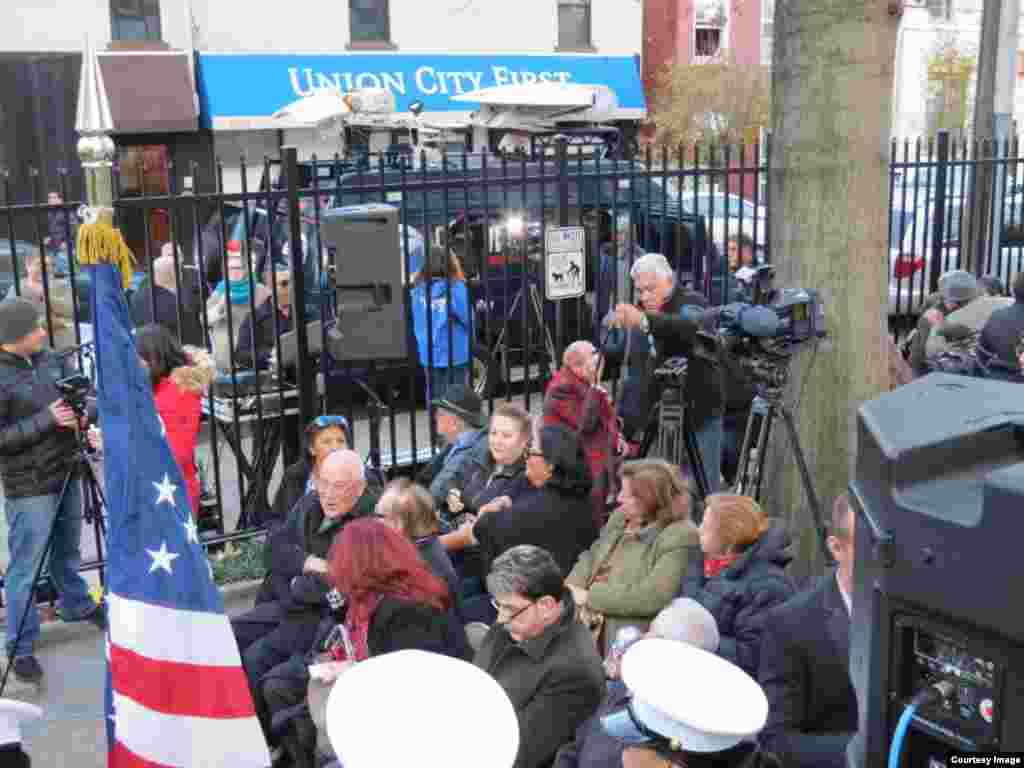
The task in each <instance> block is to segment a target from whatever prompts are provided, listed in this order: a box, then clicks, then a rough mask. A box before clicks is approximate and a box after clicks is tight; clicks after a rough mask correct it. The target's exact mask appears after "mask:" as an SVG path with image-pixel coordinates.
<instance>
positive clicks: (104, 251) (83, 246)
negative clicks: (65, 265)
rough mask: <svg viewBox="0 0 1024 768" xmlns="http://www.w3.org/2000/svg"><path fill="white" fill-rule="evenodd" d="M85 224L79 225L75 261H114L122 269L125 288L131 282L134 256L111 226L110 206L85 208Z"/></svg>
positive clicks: (111, 214) (103, 262)
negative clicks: (97, 208)
mask: <svg viewBox="0 0 1024 768" xmlns="http://www.w3.org/2000/svg"><path fill="white" fill-rule="evenodd" d="M84 214H85V223H83V224H82V226H80V227H79V228H78V263H79V264H81V265H83V266H85V265H87V264H113V265H114V266H116V267H117V268H118V269H120V270H121V283H122V285H123V286H124V288H125V289H127V288H128V286H129V285H130V284H131V280H132V273H133V272H134V271H135V257H134V256H133V255H132V252H131V250H130V249H129V248H128V245H127V244H126V243H125V241H124V237H122V236H121V232H120V231H119V230H117V229H114V227H113V225H112V221H113V214H114V212H113V211H112V210H110V209H109V208H105V209H100V210H99V211H96V210H95V209H91V210H87V211H85V212H84Z"/></svg>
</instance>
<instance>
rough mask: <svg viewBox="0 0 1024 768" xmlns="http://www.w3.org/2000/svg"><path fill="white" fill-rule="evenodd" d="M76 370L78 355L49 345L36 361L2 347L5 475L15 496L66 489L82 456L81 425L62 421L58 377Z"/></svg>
mask: <svg viewBox="0 0 1024 768" xmlns="http://www.w3.org/2000/svg"><path fill="white" fill-rule="evenodd" d="M73 373H75V369H74V368H73V364H72V358H69V357H68V356H61V355H58V354H56V353H55V352H53V351H52V350H50V349H44V350H43V351H41V352H38V353H36V354H35V355H33V356H32V358H31V361H30V360H26V359H25V358H23V357H20V356H18V355H13V354H11V353H9V352H5V351H3V350H0V480H2V481H3V485H4V492H5V493H6V495H7V496H8V497H9V498H20V497H26V496H46V495H49V494H54V493H60V491H61V488H63V486H64V480H65V479H66V477H67V472H68V469H69V468H71V467H73V466H74V464H75V462H76V461H77V451H78V448H77V440H76V437H75V431H74V430H72V429H65V428H61V427H59V426H57V421H56V419H55V418H54V417H53V414H52V413H50V409H49V406H50V403H52V402H54V401H55V400H59V399H60V398H61V393H60V391H59V390H58V389H57V385H56V382H57V381H59V380H60V379H62V378H64V377H65V376H70V375H72V374H73Z"/></svg>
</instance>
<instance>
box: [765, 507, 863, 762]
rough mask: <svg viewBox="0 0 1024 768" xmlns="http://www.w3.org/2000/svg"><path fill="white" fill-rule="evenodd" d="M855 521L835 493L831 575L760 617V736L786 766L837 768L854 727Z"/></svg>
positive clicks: (855, 716)
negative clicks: (764, 707) (764, 709)
mask: <svg viewBox="0 0 1024 768" xmlns="http://www.w3.org/2000/svg"><path fill="white" fill-rule="evenodd" d="M854 519H855V518H854V514H853V511H852V510H851V509H850V506H849V503H848V500H847V499H846V497H845V496H840V497H839V498H838V499H836V502H835V504H834V505H833V509H832V519H831V521H830V528H831V531H830V535H829V537H828V547H829V550H830V551H831V552H832V556H833V557H834V558H835V559H836V562H837V563H838V564H839V567H838V568H837V570H836V572H835V574H828V575H826V576H825V577H824V578H823V579H822V580H821V581H820V582H819V583H818V584H817V585H816V586H815V587H814V588H813V589H811V590H809V591H806V592H802V593H800V594H799V595H797V596H795V597H794V598H792V599H791V600H789V601H788V602H786V603H784V604H783V605H781V606H778V607H777V608H775V609H774V610H773V611H772V612H771V613H769V615H768V618H767V619H766V621H765V627H764V633H763V635H762V640H761V643H762V644H761V666H760V671H759V674H758V678H759V680H760V682H761V685H762V687H763V688H764V691H765V694H766V695H767V697H768V708H769V709H768V722H767V724H766V725H765V727H764V730H763V731H762V733H761V741H762V743H763V745H764V747H765V748H766V749H767V750H769V751H771V752H774V753H775V754H777V755H778V756H779V758H781V760H782V762H783V764H784V765H786V766H787V767H788V768H844V767H845V765H846V744H847V742H848V741H849V740H850V738H851V737H852V736H853V734H854V732H855V731H856V729H857V699H856V696H855V695H854V690H853V686H852V684H851V682H850V672H849V659H850V606H851V598H852V594H853V562H854V552H853V542H854Z"/></svg>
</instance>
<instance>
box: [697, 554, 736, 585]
mask: <svg viewBox="0 0 1024 768" xmlns="http://www.w3.org/2000/svg"><path fill="white" fill-rule="evenodd" d="M738 558H739V555H722V556H721V557H705V558H704V576H705V578H708V579H713V578H715V577H716V576H720V575H721V574H722V571H724V570H725V569H726V568H728V567H729V566H730V565H732V564H733V563H735V562H736V560H737V559H738Z"/></svg>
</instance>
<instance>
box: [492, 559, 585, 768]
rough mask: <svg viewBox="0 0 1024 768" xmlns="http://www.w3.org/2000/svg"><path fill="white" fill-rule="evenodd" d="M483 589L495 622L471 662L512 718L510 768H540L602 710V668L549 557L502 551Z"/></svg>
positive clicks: (547, 763)
mask: <svg viewBox="0 0 1024 768" xmlns="http://www.w3.org/2000/svg"><path fill="white" fill-rule="evenodd" d="M487 588H488V590H490V592H491V594H492V595H493V597H494V603H495V605H496V606H497V609H498V622H497V623H496V624H494V626H492V627H491V629H490V631H489V632H488V633H487V634H486V635H485V636H484V639H483V642H482V643H481V644H480V649H479V650H478V651H477V654H476V658H475V659H474V660H473V663H474V664H476V665H477V666H478V667H480V668H481V669H483V670H485V671H486V672H488V673H490V675H491V676H492V677H493V678H494V679H495V680H497V681H498V684H499V685H501V687H502V688H503V689H504V690H505V693H506V694H508V697H509V700H510V701H511V702H512V706H513V708H514V709H515V711H516V716H517V717H518V718H519V734H520V741H519V754H518V756H517V757H516V762H515V766H514V768H541V766H547V765H549V764H550V763H551V759H552V758H553V757H554V756H555V752H556V751H557V750H558V748H559V747H560V746H562V745H563V744H565V743H567V742H568V741H569V740H570V739H572V737H573V733H574V732H575V730H576V727H577V726H579V725H580V724H581V723H582V722H583V721H584V720H586V719H587V717H589V716H590V715H591V714H592V713H593V712H594V710H596V709H597V706H598V704H600V703H601V698H602V697H603V696H604V669H603V667H602V665H601V659H600V657H599V656H598V655H597V651H596V650H595V649H594V641H593V639H592V638H591V636H590V630H589V629H587V628H586V627H584V626H583V624H581V623H580V622H578V621H576V607H575V604H574V603H573V599H572V596H571V595H570V594H569V592H568V591H567V590H566V589H565V586H564V584H563V576H562V572H561V571H560V570H559V568H558V565H557V564H556V563H555V560H554V558H553V557H552V556H551V555H550V553H548V552H547V551H545V550H543V549H541V548H540V547H534V546H531V545H529V544H523V545H520V546H518V547H513V548H512V549H509V550H507V551H506V552H505V553H504V554H502V555H500V556H499V557H498V558H497V559H496V560H495V561H494V563H493V564H492V566H491V572H490V574H488V576H487Z"/></svg>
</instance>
